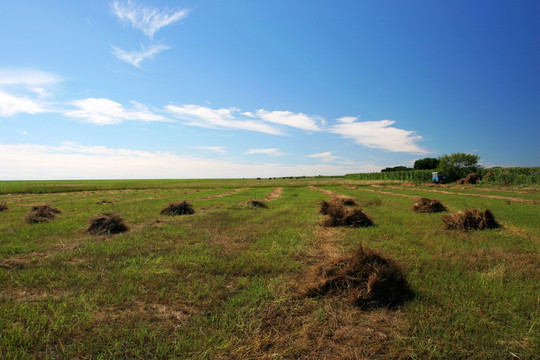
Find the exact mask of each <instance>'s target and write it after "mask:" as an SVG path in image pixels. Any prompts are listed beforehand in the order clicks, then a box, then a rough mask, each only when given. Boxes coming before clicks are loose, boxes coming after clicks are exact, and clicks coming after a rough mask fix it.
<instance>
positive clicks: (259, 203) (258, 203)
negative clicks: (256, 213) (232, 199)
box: [248, 199, 268, 209]
mask: <svg viewBox="0 0 540 360" xmlns="http://www.w3.org/2000/svg"><path fill="white" fill-rule="evenodd" d="M248 205H250V206H253V207H256V208H263V209H266V208H268V205H266V204H265V202H264V201H261V200H253V199H251V200H249V201H248Z"/></svg>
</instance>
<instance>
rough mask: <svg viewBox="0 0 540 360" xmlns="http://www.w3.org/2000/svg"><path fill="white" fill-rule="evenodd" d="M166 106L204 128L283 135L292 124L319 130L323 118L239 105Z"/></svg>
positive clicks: (182, 117)
mask: <svg viewBox="0 0 540 360" xmlns="http://www.w3.org/2000/svg"><path fill="white" fill-rule="evenodd" d="M166 109H167V110H168V111H170V112H171V113H172V114H173V115H174V116H175V117H177V118H179V119H182V120H184V121H187V123H188V124H189V125H194V126H201V127H207V128H230V129H240V130H250V131H257V132H261V133H266V134H273V135H285V134H286V133H285V132H284V130H283V128H284V127H292V128H296V129H300V130H306V131H320V130H322V128H321V125H323V124H324V120H323V119H322V118H319V117H315V116H308V115H306V114H303V113H293V112H291V111H266V110H263V109H259V110H257V111H256V112H255V113H252V112H250V111H245V112H240V110H239V109H237V108H234V107H231V108H221V109H212V108H209V107H204V106H199V105H182V106H176V105H168V106H166Z"/></svg>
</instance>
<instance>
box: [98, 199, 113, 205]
mask: <svg viewBox="0 0 540 360" xmlns="http://www.w3.org/2000/svg"><path fill="white" fill-rule="evenodd" d="M114 202H116V200H114V199H113V200H107V199H103V200H100V201H97V202H96V204H98V205H105V204H112V203H114Z"/></svg>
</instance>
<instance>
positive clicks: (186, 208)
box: [160, 200, 195, 216]
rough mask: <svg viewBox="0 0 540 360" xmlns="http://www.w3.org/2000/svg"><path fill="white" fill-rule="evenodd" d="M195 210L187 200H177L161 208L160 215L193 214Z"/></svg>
mask: <svg viewBox="0 0 540 360" xmlns="http://www.w3.org/2000/svg"><path fill="white" fill-rule="evenodd" d="M194 213H195V210H194V209H193V206H192V205H191V204H190V203H188V202H187V201H185V200H184V201H179V202H175V203H170V204H169V205H168V206H167V207H166V208H164V209H163V210H161V212H160V214H161V215H170V216H175V215H191V214H194Z"/></svg>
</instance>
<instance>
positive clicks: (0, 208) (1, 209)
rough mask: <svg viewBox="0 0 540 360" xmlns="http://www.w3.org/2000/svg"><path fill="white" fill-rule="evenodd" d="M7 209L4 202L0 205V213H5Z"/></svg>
mask: <svg viewBox="0 0 540 360" xmlns="http://www.w3.org/2000/svg"><path fill="white" fill-rule="evenodd" d="M7 209H9V208H8V206H7V204H6V203H5V202H3V203H0V211H6V210H7Z"/></svg>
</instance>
